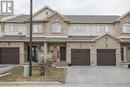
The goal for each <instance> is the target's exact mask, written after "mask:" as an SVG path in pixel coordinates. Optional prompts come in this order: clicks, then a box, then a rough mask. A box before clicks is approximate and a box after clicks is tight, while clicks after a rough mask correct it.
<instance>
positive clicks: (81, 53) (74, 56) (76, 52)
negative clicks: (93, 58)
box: [71, 49, 90, 66]
mask: <svg viewBox="0 0 130 87" xmlns="http://www.w3.org/2000/svg"><path fill="white" fill-rule="evenodd" d="M71 64H72V65H79V66H80V65H81V66H89V65H90V50H89V49H72V50H71Z"/></svg>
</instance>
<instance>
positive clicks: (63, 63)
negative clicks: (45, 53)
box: [56, 61, 67, 68]
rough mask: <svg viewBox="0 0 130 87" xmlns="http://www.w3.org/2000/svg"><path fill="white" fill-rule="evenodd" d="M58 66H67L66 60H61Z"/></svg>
mask: <svg viewBox="0 0 130 87" xmlns="http://www.w3.org/2000/svg"><path fill="white" fill-rule="evenodd" d="M56 67H59V68H62V67H67V63H66V61H60V62H58V63H57V64H56Z"/></svg>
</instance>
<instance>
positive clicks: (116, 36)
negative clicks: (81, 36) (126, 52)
mask: <svg viewBox="0 0 130 87" xmlns="http://www.w3.org/2000/svg"><path fill="white" fill-rule="evenodd" d="M106 35H108V36H111V37H113V38H115V39H116V40H118V41H122V40H121V39H120V38H118V37H117V36H115V35H113V34H110V33H104V34H102V35H100V36H99V37H96V38H94V39H93V40H94V41H96V40H98V39H100V38H102V37H103V36H106Z"/></svg>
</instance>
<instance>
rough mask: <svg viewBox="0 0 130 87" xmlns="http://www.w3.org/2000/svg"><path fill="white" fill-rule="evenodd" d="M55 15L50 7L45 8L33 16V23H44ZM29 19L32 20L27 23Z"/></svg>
mask: <svg viewBox="0 0 130 87" xmlns="http://www.w3.org/2000/svg"><path fill="white" fill-rule="evenodd" d="M53 13H54V10H53V9H51V8H49V7H48V6H45V7H43V8H41V9H40V10H38V11H37V12H35V13H34V14H33V21H42V20H43V19H45V18H46V17H47V16H49V15H51V14H53ZM29 19H30V18H29V17H28V18H27V19H26V21H28V20H29Z"/></svg>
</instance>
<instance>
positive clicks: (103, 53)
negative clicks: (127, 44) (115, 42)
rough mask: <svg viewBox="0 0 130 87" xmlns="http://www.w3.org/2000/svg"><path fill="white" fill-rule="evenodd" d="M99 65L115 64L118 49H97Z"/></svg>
mask: <svg viewBox="0 0 130 87" xmlns="http://www.w3.org/2000/svg"><path fill="white" fill-rule="evenodd" d="M97 65H98V66H115V65H116V50H115V49H98V50H97Z"/></svg>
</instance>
